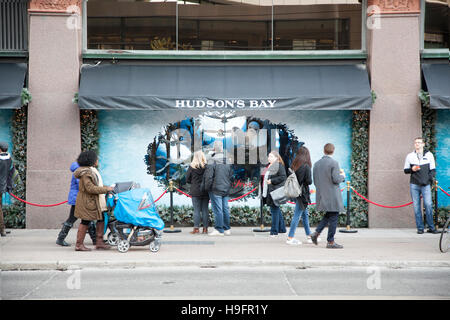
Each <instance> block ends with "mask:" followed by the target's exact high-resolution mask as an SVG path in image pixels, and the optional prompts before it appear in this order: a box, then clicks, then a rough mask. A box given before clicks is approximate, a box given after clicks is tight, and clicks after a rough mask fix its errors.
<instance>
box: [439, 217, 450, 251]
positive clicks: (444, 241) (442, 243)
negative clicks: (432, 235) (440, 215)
mask: <svg viewBox="0 0 450 320" xmlns="http://www.w3.org/2000/svg"><path fill="white" fill-rule="evenodd" d="M449 228H450V218H448V219H447V222H445V225H444V228H442V232H441V238H440V239H439V250H441V252H447V251H448V249H449V247H450V229H449Z"/></svg>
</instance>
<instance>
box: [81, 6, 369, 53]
mask: <svg viewBox="0 0 450 320" xmlns="http://www.w3.org/2000/svg"><path fill="white" fill-rule="evenodd" d="M87 1H88V0H83V2H82V6H83V8H82V24H83V25H82V56H83V58H84V59H133V60H136V59H138V60H139V59H155V60H160V59H163V60H274V59H276V60H298V59H308V60H309V59H313V60H315V59H367V43H366V32H367V25H366V22H365V21H366V15H367V14H366V13H367V0H361V8H362V10H361V49H357V50H356V49H355V50H289V51H284V50H273V42H272V44H271V47H272V48H271V50H254V51H253V50H243V51H228V50H227V51H206V50H205V51H195V52H187V51H184V50H178V33H177V41H176V42H177V43H176V50H171V51H167V50H161V51H159V50H113V51H114V52H113V53H112V52H111V50H97V49H88V48H87ZM177 11H178V6H177ZM272 11H273V6H272ZM176 26H177V28H178V19H176ZM272 29H273V25H272ZM272 34H273V30H272Z"/></svg>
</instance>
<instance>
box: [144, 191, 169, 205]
mask: <svg viewBox="0 0 450 320" xmlns="http://www.w3.org/2000/svg"><path fill="white" fill-rule="evenodd" d="M167 190H168V189H166V190H164V192H163V193H162V194H161V195H160V196H159V197H158V199H156V200H155V201H153V203H152V204H149V205H148V206H145V207H143V208H141V209H139V210H144V209H147V208H150V207H151V206H152V205H153V204H154V203H156V202H157V201H158V200H159V199H161V198H162V197H163V195H165V194H166V193H167Z"/></svg>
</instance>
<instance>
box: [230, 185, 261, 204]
mask: <svg viewBox="0 0 450 320" xmlns="http://www.w3.org/2000/svg"><path fill="white" fill-rule="evenodd" d="M256 189H258V187H256V188H254V189H253V190H250V191H249V192H247V193H246V194H243V195H242V196H239V197H237V198H234V199H230V200H228V202H233V201H236V200H239V199H242V198H244V197H246V196H248V195H249V194H250V193H252V192H255V190H256Z"/></svg>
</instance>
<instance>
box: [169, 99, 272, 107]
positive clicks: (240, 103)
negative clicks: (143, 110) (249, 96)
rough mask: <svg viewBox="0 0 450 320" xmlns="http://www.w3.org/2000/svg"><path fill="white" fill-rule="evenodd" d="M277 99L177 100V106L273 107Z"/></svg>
mask: <svg viewBox="0 0 450 320" xmlns="http://www.w3.org/2000/svg"><path fill="white" fill-rule="evenodd" d="M276 102H277V100H268V99H260V100H240V99H239V100H227V99H223V100H175V107H176V108H195V109H203V108H207V109H271V108H275V103H276Z"/></svg>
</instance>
